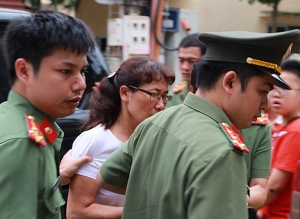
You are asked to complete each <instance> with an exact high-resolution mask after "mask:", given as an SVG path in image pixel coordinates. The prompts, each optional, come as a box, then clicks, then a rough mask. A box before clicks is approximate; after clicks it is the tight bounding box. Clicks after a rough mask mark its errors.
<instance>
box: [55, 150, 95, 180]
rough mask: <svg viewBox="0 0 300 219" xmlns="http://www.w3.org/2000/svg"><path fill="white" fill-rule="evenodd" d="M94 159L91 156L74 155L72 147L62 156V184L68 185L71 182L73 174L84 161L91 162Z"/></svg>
mask: <svg viewBox="0 0 300 219" xmlns="http://www.w3.org/2000/svg"><path fill="white" fill-rule="evenodd" d="M92 160H93V158H92V157H91V156H87V155H86V156H82V157H78V158H73V157H72V149H70V150H69V151H68V152H67V153H66V154H65V155H64V156H63V158H62V160H61V162H60V165H59V173H60V184H61V185H67V184H69V183H70V181H71V178H72V176H73V175H74V174H75V173H76V171H77V170H78V169H79V167H80V166H81V165H82V164H84V163H89V162H91V161H92Z"/></svg>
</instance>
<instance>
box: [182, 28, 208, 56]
mask: <svg viewBox="0 0 300 219" xmlns="http://www.w3.org/2000/svg"><path fill="white" fill-rule="evenodd" d="M187 47H198V48H199V49H200V53H201V55H204V54H205V53H206V44H205V43H203V42H202V41H201V40H199V39H198V34H197V33H194V34H189V35H187V36H186V37H184V38H183V39H182V40H181V42H180V45H179V48H187Z"/></svg>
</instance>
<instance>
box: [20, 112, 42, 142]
mask: <svg viewBox="0 0 300 219" xmlns="http://www.w3.org/2000/svg"><path fill="white" fill-rule="evenodd" d="M25 118H26V123H27V129H28V138H29V139H31V140H33V141H35V142H36V143H38V144H39V145H40V146H41V147H45V146H46V141H45V139H44V136H43V133H42V132H41V130H40V129H39V125H38V123H37V122H36V121H35V118H34V116H31V115H28V114H26V115H25Z"/></svg>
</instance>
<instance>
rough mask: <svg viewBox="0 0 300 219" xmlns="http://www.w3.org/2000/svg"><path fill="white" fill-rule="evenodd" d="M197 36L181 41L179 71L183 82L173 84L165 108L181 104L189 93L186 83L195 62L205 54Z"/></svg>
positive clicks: (192, 35)
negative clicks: (169, 99) (170, 98)
mask: <svg viewBox="0 0 300 219" xmlns="http://www.w3.org/2000/svg"><path fill="white" fill-rule="evenodd" d="M197 35H198V34H190V35H187V36H186V37H184V38H183V39H182V41H181V42H180V45H179V49H178V58H179V70H180V72H181V74H182V80H183V82H182V83H180V84H175V85H174V86H173V88H172V90H171V92H170V95H171V96H172V100H171V101H170V102H168V104H167V106H166V107H170V106H175V105H177V104H179V103H182V102H183V100H184V98H185V97H186V95H187V93H188V92H189V86H188V82H189V81H190V77H191V72H192V69H193V66H194V64H195V62H196V61H197V60H198V59H199V58H201V57H202V56H203V55H204V54H205V52H206V45H205V44H204V43H203V42H201V41H200V40H199V39H198V37H197Z"/></svg>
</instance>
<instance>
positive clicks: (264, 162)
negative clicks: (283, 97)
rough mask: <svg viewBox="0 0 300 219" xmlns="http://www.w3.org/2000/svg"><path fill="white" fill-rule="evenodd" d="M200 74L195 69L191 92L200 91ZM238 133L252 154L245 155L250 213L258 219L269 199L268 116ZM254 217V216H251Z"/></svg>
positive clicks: (269, 152)
mask: <svg viewBox="0 0 300 219" xmlns="http://www.w3.org/2000/svg"><path fill="white" fill-rule="evenodd" d="M197 74H199V72H197V71H196V70H195V69H194V70H193V71H192V75H191V80H190V91H191V92H193V93H195V92H196V91H197V89H198V87H197V85H196V84H197V83H196V76H197ZM239 132H240V133H238V134H239V135H240V137H241V138H242V141H243V142H244V143H245V145H246V146H247V148H248V149H249V150H250V153H247V154H245V155H244V158H245V161H246V167H247V182H248V187H249V191H248V196H247V201H248V211H249V216H250V217H249V218H251V219H252V218H256V210H257V209H258V208H259V207H261V206H262V205H263V204H264V202H265V200H266V197H267V190H266V186H267V180H268V177H269V176H270V160H271V129H270V125H269V124H268V114H263V115H262V116H261V117H259V118H257V119H256V120H255V121H252V125H251V126H250V127H249V128H247V129H242V130H240V131H239ZM251 215H253V216H251Z"/></svg>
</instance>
